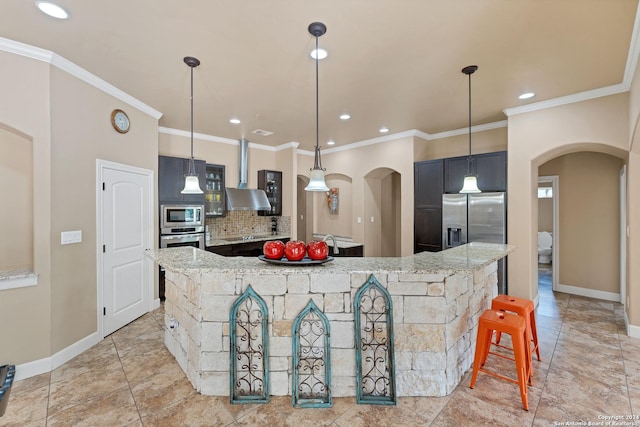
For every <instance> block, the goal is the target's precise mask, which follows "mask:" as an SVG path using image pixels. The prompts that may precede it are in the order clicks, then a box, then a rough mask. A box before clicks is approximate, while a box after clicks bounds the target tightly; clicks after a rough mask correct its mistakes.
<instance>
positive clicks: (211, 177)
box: [203, 164, 226, 217]
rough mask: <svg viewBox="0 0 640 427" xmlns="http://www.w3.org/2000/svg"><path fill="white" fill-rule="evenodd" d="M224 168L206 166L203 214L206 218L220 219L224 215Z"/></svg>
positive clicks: (222, 166)
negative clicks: (204, 213)
mask: <svg viewBox="0 0 640 427" xmlns="http://www.w3.org/2000/svg"><path fill="white" fill-rule="evenodd" d="M224 174H225V166H224V165H211V164H208V165H207V172H206V180H205V185H204V188H203V189H204V192H205V195H204V197H205V212H206V214H207V216H208V217H221V216H224V215H225V213H226V204H225V203H226V193H225V191H224V188H225V178H224Z"/></svg>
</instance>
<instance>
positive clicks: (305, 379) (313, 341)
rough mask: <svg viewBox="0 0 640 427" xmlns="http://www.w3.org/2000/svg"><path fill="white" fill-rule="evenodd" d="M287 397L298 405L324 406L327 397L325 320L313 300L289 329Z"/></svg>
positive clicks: (328, 362)
mask: <svg viewBox="0 0 640 427" xmlns="http://www.w3.org/2000/svg"><path fill="white" fill-rule="evenodd" d="M292 332H293V333H292V336H293V340H292V351H293V378H292V381H291V383H292V391H291V401H292V404H293V406H297V407H301V408H326V407H330V406H331V405H332V401H331V358H330V350H331V349H330V345H329V338H330V335H331V334H330V330H329V320H328V319H327V317H326V316H325V315H324V313H322V311H320V310H319V309H318V307H317V306H316V304H315V303H314V302H313V300H309V303H308V304H307V306H306V307H305V308H304V309H303V310H302V311H301V312H300V314H298V316H297V317H296V318H295V320H294V322H293V331H292Z"/></svg>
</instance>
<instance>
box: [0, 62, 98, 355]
mask: <svg viewBox="0 0 640 427" xmlns="http://www.w3.org/2000/svg"><path fill="white" fill-rule="evenodd" d="M0 63H2V67H0V93H2V97H0V123H2V126H3V127H4V128H13V129H15V130H16V131H17V132H20V133H22V134H24V135H26V136H27V137H28V138H30V139H31V141H33V171H34V175H33V269H34V271H35V272H37V273H38V285H37V286H32V287H28V288H18V289H9V290H4V291H0V324H2V325H10V327H5V328H3V330H2V341H3V342H4V343H14V344H12V345H2V346H0V360H2V363H16V364H17V363H24V362H29V361H33V360H37V359H41V358H44V357H49V356H50V355H51V353H52V351H51V280H52V277H51V254H50V252H51V248H50V246H51V226H50V222H51V183H50V168H51V165H50V163H51V162H50V150H51V134H50V120H51V118H50V114H51V112H50V105H49V91H50V88H49V71H50V69H49V65H48V64H45V63H43V62H39V61H35V60H32V59H28V58H25V57H21V56H17V55H13V54H9V53H6V52H0ZM9 196H10V195H9ZM0 197H3V200H6V198H7V197H8V196H7V195H0ZM94 306H95V302H94Z"/></svg>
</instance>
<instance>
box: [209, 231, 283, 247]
mask: <svg viewBox="0 0 640 427" xmlns="http://www.w3.org/2000/svg"><path fill="white" fill-rule="evenodd" d="M290 237H291V236H288V235H285V234H276V235H275V236H274V235H272V234H268V235H262V236H253V237H252V238H251V239H243V238H242V237H241V236H236V237H225V238H224V239H212V240H209V241H207V243H206V247H208V248H210V247H213V246H224V245H235V244H238V243H250V242H266V241H267V240H283V239H289V238H290Z"/></svg>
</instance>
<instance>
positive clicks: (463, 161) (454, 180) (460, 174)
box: [444, 156, 474, 193]
mask: <svg viewBox="0 0 640 427" xmlns="http://www.w3.org/2000/svg"><path fill="white" fill-rule="evenodd" d="M467 161H468V157H467V156H461V157H450V158H448V159H444V192H445V193H458V192H459V191H460V189H462V183H463V181H464V177H465V175H466V174H467ZM471 167H472V168H471V173H473V171H474V169H473V160H472V163H471Z"/></svg>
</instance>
